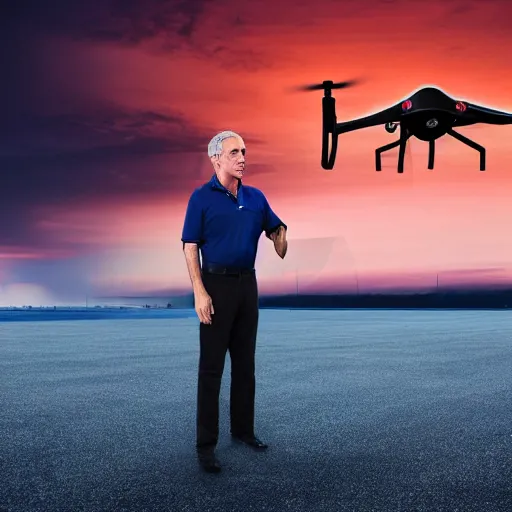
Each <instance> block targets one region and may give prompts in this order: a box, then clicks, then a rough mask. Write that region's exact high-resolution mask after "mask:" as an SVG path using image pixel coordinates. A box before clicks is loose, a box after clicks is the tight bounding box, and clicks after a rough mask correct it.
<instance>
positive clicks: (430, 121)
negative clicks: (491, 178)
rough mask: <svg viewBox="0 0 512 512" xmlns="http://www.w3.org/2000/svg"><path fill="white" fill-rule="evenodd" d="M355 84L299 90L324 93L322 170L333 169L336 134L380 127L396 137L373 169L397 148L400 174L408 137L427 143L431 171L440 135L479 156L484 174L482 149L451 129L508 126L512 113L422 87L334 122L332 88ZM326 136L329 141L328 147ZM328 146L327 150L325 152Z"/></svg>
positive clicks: (326, 83)
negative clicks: (380, 106)
mask: <svg viewBox="0 0 512 512" xmlns="http://www.w3.org/2000/svg"><path fill="white" fill-rule="evenodd" d="M354 83H355V81H348V82H338V83H334V82H332V81H331V80H325V81H324V82H322V83H321V84H315V85H308V86H305V87H301V88H300V89H301V90H308V91H312V90H322V89H323V90H324V96H323V98H322V121H323V125H322V158H321V165H322V167H323V168H324V169H326V170H331V169H333V168H334V162H335V160H336V151H337V148H338V135H340V134H342V133H347V132H351V131H354V130H359V129H361V128H369V127H372V126H376V125H379V124H384V125H385V129H386V131H387V132H388V133H394V132H395V131H396V130H397V128H398V127H399V128H400V137H399V138H398V140H396V141H395V142H391V143H390V144H386V145H385V146H381V147H380V148H377V149H376V150H375V167H376V170H377V171H380V170H382V166H381V154H382V153H383V152H384V151H389V150H390V149H393V148H396V147H399V152H398V169H397V170H398V172H399V173H403V172H404V159H405V149H406V145H407V141H408V140H409V138H411V137H416V138H417V139H419V140H422V141H425V142H428V143H429V153H428V168H429V169H433V168H434V157H435V148H436V146H435V144H436V140H437V139H438V138H439V137H442V136H443V135H451V136H452V137H453V138H455V139H457V140H459V141H460V142H462V143H464V144H466V145H467V146H469V147H471V148H473V149H475V150H476V151H478V152H479V153H480V170H481V171H485V148H484V147H483V146H481V145H480V144H477V143H476V142H474V141H472V140H471V139H468V138H467V137H465V136H464V135H461V134H460V133H458V132H456V131H455V130H454V127H460V126H469V125H473V124H477V123H485V124H493V125H506V124H512V114H511V113H507V112H500V111H499V110H493V109H490V108H487V107H483V106H480V105H475V104H473V103H468V102H467V101H460V100H456V99H453V98H451V97H450V96H448V95H447V94H445V93H444V92H443V91H441V90H440V89H438V88H436V87H423V88H421V89H419V90H417V91H416V92H415V93H414V94H412V95H410V96H409V97H408V98H407V99H405V100H403V101H400V102H399V103H397V104H395V105H393V106H391V107H389V108H386V109H385V110H382V111H381V112H377V113H375V114H371V115H368V116H366V117H361V118H359V119H353V120H351V121H345V122H341V123H338V122H337V118H336V100H335V98H334V97H333V96H332V90H333V89H343V88H346V87H350V86H352V85H354ZM329 136H331V141H330V144H329ZM329 145H330V151H329Z"/></svg>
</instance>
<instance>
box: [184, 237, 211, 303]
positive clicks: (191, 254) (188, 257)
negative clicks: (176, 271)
mask: <svg viewBox="0 0 512 512" xmlns="http://www.w3.org/2000/svg"><path fill="white" fill-rule="evenodd" d="M183 252H184V253H185V261H186V262H187V269H188V274H189V276H190V282H191V283H192V290H193V291H194V295H197V294H200V293H206V289H205V287H204V284H203V278H202V277H201V265H200V263H199V247H198V246H197V244H195V243H189V242H185V243H184V244H183Z"/></svg>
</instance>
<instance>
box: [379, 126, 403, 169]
mask: <svg viewBox="0 0 512 512" xmlns="http://www.w3.org/2000/svg"><path fill="white" fill-rule="evenodd" d="M410 136H411V135H410V134H409V132H408V131H407V129H405V128H403V127H402V125H400V138H399V139H398V140H395V142H391V143H390V144H386V145H385V146H381V147H380V148H377V149H376V150H375V170H376V171H381V170H382V165H381V154H382V153H384V151H389V150H390V149H393V148H396V147H398V146H399V147H400V149H399V150H398V169H397V171H398V172H399V173H403V172H404V160H405V146H406V144H407V140H408V139H409V137H410Z"/></svg>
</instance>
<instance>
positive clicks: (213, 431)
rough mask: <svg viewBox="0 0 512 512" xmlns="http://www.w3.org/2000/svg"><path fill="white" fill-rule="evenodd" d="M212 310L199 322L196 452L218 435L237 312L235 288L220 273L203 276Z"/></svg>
mask: <svg viewBox="0 0 512 512" xmlns="http://www.w3.org/2000/svg"><path fill="white" fill-rule="evenodd" d="M203 283H204V286H205V288H206V291H207V292H208V294H209V295H210V297H211V298H212V303H213V307H214V310H215V313H214V314H213V315H212V323H211V324H209V325H207V324H202V323H201V324H200V327H199V333H200V340H199V341H200V355H199V375H198V388H197V435H196V448H197V451H198V452H206V451H210V450H213V449H214V448H215V446H216V445H217V441H218V437H219V394H220V387H221V381H222V374H223V371H224V363H225V359H226V351H227V349H228V346H229V336H230V332H231V329H232V325H233V320H234V317H235V313H236V307H237V303H236V296H234V295H236V293H233V292H236V290H234V288H233V284H235V283H233V282H230V281H229V280H228V279H226V278H225V277H223V276H212V275H205V276H203Z"/></svg>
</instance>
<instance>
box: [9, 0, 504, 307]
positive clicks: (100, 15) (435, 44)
mask: <svg viewBox="0 0 512 512" xmlns="http://www.w3.org/2000/svg"><path fill="white" fill-rule="evenodd" d="M427 6H428V7H427ZM511 11H512V7H511V6H510V2H509V1H508V0H489V1H485V2H483V1H468V0H464V1H458V0H442V1H441V0H431V1H430V2H424V1H419V0H407V1H405V0H404V1H401V0H396V1H393V0H381V1H376V0H375V1H368V0H357V1H356V0H344V1H343V2H339V1H334V0H333V1H322V0H318V1H316V2H309V1H307V2H306V1H303V0H299V1H293V2H292V1H291V0H290V1H287V0H280V1H279V2H276V1H270V0H253V1H251V2H234V1H229V0H215V1H207V0H203V1H201V0H188V1H186V2H185V1H183V2H174V1H165V0H144V1H143V0H129V1H128V0H127V1H121V0H117V1H114V0H112V1H109V0H90V1H88V2H83V1H78V0H49V1H47V2H40V1H36V0H31V1H23V0H20V1H17V2H11V6H10V7H7V8H6V7H4V8H3V12H4V13H5V14H2V16H1V17H0V40H1V41H0V42H1V50H0V65H1V69H2V76H3V78H2V81H1V84H0V91H1V95H2V100H3V101H2V105H3V108H2V115H1V116H0V133H1V137H0V173H1V174H0V213H1V216H0V306H1V305H3V306H8V305H23V304H34V305H40V304H54V303H69V304H71V303H77V302H78V303H80V302H83V300H84V297H85V296H89V297H94V296H103V295H110V296H115V295H120V294H122V295H151V294H157V293H166V292H168V293H169V294H171V295H172V294H173V293H177V292H179V291H180V290H189V289H190V282H189V277H188V273H187V269H186V264H185V260H184V257H183V253H182V249H181V241H180V236H181V229H182V225H183V218H184V213H185V208H186V204H187V200H188V197H189V195H190V193H191V192H192V190H193V189H194V188H195V187H197V186H198V185H200V184H201V183H203V182H204V181H206V180H208V179H209V178H210V176H211V173H212V168H211V165H210V162H209V161H208V157H207V145H208V142H209V140H210V139H211V137H212V136H213V135H214V134H215V133H217V132H218V131H221V130H224V129H231V130H235V131H237V132H239V133H240V134H241V135H242V136H243V137H244V138H245V142H246V145H247V173H246V176H245V177H244V182H245V183H247V184H250V185H253V186H256V187H258V188H261V190H262V191H263V192H264V193H265V195H266V196H267V198H268V200H269V202H270V204H271V206H272V207H273V209H274V210H275V211H276V213H277V214H278V215H279V216H280V217H281V218H282V219H283V221H284V222H286V223H287V225H288V227H289V230H288V238H289V241H290V242H289V253H288V255H287V257H286V258H285V260H284V261H281V260H280V259H279V257H278V256H277V255H276V254H275V253H274V252H273V247H272V245H271V242H270V241H269V240H267V239H266V238H265V237H264V236H263V237H262V238H261V241H260V246H259V247H260V248H259V255H258V262H257V268H258V275H259V282H260V291H261V293H267V292H287V291H291V290H293V291H295V290H296V285H297V279H298V283H299V290H300V291H308V290H309V291H322V290H326V291H335V290H341V289H343V290H350V291H355V290H356V289H359V290H360V291H366V290H384V289H393V288H399V289H403V288H413V289H428V288H429V287H435V285H436V276H437V275H438V276H439V286H440V287H441V286H451V285H461V286H479V285H481V284H482V283H483V284H485V283H507V282H509V281H510V282H512V237H511V236H510V222H511V219H512V200H511V199H510V197H511V191H512V152H511V150H510V148H511V145H510V141H511V140H512V125H511V126H503V127H499V126H484V125H477V126H473V127H467V128H461V129H460V130H459V131H460V132H461V133H463V134H465V135H466V136H468V137H470V138H472V139H473V140H475V141H476V142H478V143H479V144H482V145H484V146H485V147H486V148H487V171H486V172H480V171H479V159H478V153H477V152H476V151H474V150H472V149H470V148H468V147H467V146H465V145H463V144H461V143H460V142H458V141H456V140H454V139H452V138H451V137H448V136H447V137H444V138H442V139H440V140H439V141H438V143H437V151H436V165H435V169H434V170H433V171H429V170H428V169H427V154H428V144H427V143H425V142H421V141H419V140H416V139H412V140H410V142H409V149H408V152H407V155H406V161H405V172H404V174H398V173H397V172H396V165H397V156H398V151H397V150H393V151H390V152H389V153H387V154H385V156H384V157H383V169H382V172H380V173H377V172H376V171H375V163H374V161H375V149H376V148H377V147H378V146H381V145H383V144H386V143H388V142H392V141H393V140H395V139H396V138H397V136H398V132H397V133H395V134H389V133H387V132H386V131H385V130H384V128H383V127H382V126H378V127H374V128H369V129H366V130H360V131H355V132H351V133H348V134H345V135H342V136H340V139H339V148H338V157H337V161H336V166H335V168H334V170H333V171H325V170H323V169H322V168H321V166H320V149H321V146H320V144H321V97H322V92H321V91H314V92H306V93H305V92H296V91H294V87H296V86H300V85H303V84H308V83H317V82H321V81H322V80H327V79H330V80H334V81H341V80H349V79H354V78H355V79H360V80H361V81H360V83H359V85H357V86H355V87H353V88H350V89H346V90H341V91H335V97H336V100H337V115H338V120H339V121H344V120H349V119H352V118H355V117H361V116H364V115H367V114H369V113H373V112H375V111H378V110H380V109H383V108H386V107H388V106H390V105H392V104H394V103H396V102H398V101H400V100H401V99H403V98H406V97H407V96H408V95H409V94H410V93H412V92H413V91H415V90H417V89H418V88H420V87H422V86H424V85H435V86H437V87H439V88H441V89H442V90H444V91H445V92H446V93H448V94H449V95H451V96H453V97H454V98H457V99H462V100H467V101H470V102H473V103H477V104H481V105H485V106H488V107H491V108H496V109H499V110H504V111H508V112H512V95H511V93H510V92H511V90H512V68H511V66H510V65H509V64H508V63H509V62H510V55H511V54H512V32H511V31H510V23H509V20H510V15H511V14H512V12H511Z"/></svg>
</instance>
